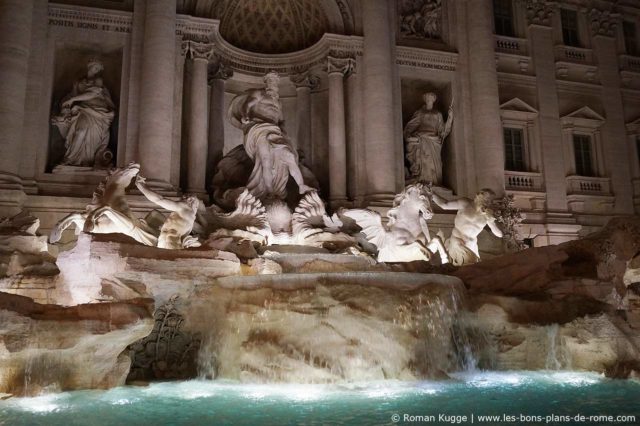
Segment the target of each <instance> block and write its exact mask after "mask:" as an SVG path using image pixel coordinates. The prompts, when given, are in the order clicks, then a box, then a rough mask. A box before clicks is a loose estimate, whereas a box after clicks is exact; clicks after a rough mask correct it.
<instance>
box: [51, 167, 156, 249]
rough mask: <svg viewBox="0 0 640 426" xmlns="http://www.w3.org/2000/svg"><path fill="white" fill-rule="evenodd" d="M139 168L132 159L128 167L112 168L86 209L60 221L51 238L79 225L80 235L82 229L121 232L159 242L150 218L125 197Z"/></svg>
mask: <svg viewBox="0 0 640 426" xmlns="http://www.w3.org/2000/svg"><path fill="white" fill-rule="evenodd" d="M139 171H140V165H139V164H136V163H131V164H129V165H128V166H127V167H124V168H118V169H114V170H112V171H111V172H109V174H108V175H107V176H106V177H105V178H104V180H103V181H102V182H101V183H100V185H99V186H98V188H97V189H96V190H95V192H94V193H93V199H92V200H91V204H89V205H88V206H87V208H86V211H85V212H84V213H72V214H70V215H68V216H66V217H65V218H64V219H62V220H61V221H60V222H58V223H57V224H56V225H55V227H54V228H53V230H52V231H51V235H50V236H49V241H50V242H52V243H56V242H58V241H60V238H61V236H62V232H63V231H64V230H65V229H67V228H68V227H69V226H71V225H75V227H76V235H77V234H79V233H80V231H84V232H91V233H95V234H112V233H120V234H125V235H128V236H130V237H131V238H133V239H135V240H136V241H138V242H140V243H142V244H145V245H148V246H155V245H156V244H157V242H158V237H157V233H156V232H155V231H154V230H153V229H152V228H151V227H150V226H149V225H147V224H146V222H144V221H141V220H140V219H138V218H136V217H135V216H134V214H133V212H132V211H131V209H130V208H129V205H128V203H127V200H126V197H125V189H126V188H127V187H128V186H129V185H130V184H131V181H132V180H133V178H134V177H135V176H136V175H137V174H138V173H139Z"/></svg>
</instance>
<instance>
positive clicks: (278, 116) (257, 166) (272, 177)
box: [229, 89, 298, 199]
mask: <svg viewBox="0 0 640 426" xmlns="http://www.w3.org/2000/svg"><path fill="white" fill-rule="evenodd" d="M229 120H230V121H231V123H232V124H233V125H234V126H236V127H238V128H240V129H242V131H243V132H244V148H245V151H246V152H247V155H248V156H249V157H250V158H251V160H253V162H254V166H253V171H252V172H251V176H250V177H249V182H248V183H247V189H248V190H249V191H250V192H251V193H252V194H253V195H254V196H256V197H257V198H259V199H264V198H274V199H284V198H285V197H286V195H287V190H286V186H287V181H288V180H289V166H288V165H287V164H286V163H285V162H284V161H282V158H283V155H284V154H286V155H292V156H293V158H294V159H295V160H294V161H295V162H296V163H297V161H298V153H297V152H296V150H295V149H294V148H293V147H292V145H291V142H290V141H289V138H288V137H287V135H286V134H285V132H284V131H283V130H282V128H281V127H280V125H281V123H282V122H283V120H282V110H281V107H280V101H279V99H278V98H277V97H272V96H271V95H270V94H269V92H268V91H265V90H264V89H255V90H249V91H247V93H246V94H245V95H241V96H238V97H236V98H235V99H234V100H233V101H232V102H231V105H230V107H229ZM259 150H263V151H262V152H265V151H266V152H268V156H269V158H270V159H271V164H270V165H266V164H263V161H262V160H261V156H260V155H258V151H259ZM284 151H286V153H285V152H284Z"/></svg>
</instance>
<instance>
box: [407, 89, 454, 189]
mask: <svg viewBox="0 0 640 426" xmlns="http://www.w3.org/2000/svg"><path fill="white" fill-rule="evenodd" d="M422 98H423V100H424V105H423V106H422V108H420V109H419V110H417V111H416V112H415V113H414V114H413V117H412V118H411V120H409V122H408V123H407V125H406V126H405V128H404V138H405V141H406V157H407V161H408V162H409V180H410V181H417V182H423V183H431V184H433V185H441V184H442V155H441V150H442V144H443V143H444V140H445V139H446V137H447V136H448V135H449V133H450V132H451V125H452V124H453V102H452V103H451V105H450V106H449V114H448V116H447V121H444V119H443V118H442V114H441V113H440V111H438V110H436V109H435V108H434V107H433V106H434V104H435V102H436V100H437V96H436V95H435V93H432V92H428V93H425V94H424V95H423V97H422Z"/></svg>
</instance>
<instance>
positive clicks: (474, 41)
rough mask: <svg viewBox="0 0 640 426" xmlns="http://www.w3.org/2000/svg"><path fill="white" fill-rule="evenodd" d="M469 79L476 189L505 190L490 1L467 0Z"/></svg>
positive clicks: (502, 144) (502, 143) (500, 191)
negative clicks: (469, 47) (469, 46)
mask: <svg viewBox="0 0 640 426" xmlns="http://www.w3.org/2000/svg"><path fill="white" fill-rule="evenodd" d="M467 16H468V21H467V31H468V33H467V37H468V38H469V44H470V45H471V46H472V48H471V49H470V50H469V72H470V74H469V80H470V89H471V90H470V91H471V108H472V111H473V115H472V121H471V122H472V128H473V136H472V141H469V142H470V143H473V144H474V155H475V167H476V180H477V185H478V189H481V188H490V189H492V190H494V191H495V192H496V194H501V193H503V192H504V141H503V135H502V122H501V121H500V98H499V94H498V73H497V70H496V61H495V55H496V54H495V47H494V36H493V9H492V2H490V1H469V2H467Z"/></svg>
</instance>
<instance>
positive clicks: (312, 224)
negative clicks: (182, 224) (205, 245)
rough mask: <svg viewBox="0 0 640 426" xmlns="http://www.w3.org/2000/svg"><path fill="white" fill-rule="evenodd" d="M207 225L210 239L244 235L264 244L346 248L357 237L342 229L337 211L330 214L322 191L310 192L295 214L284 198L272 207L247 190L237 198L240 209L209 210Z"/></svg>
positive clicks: (243, 236) (247, 238)
mask: <svg viewBox="0 0 640 426" xmlns="http://www.w3.org/2000/svg"><path fill="white" fill-rule="evenodd" d="M204 222H205V223H206V225H205V226H204V227H203V228H204V229H207V230H208V232H209V233H210V234H209V240H210V241H211V240H216V239H222V238H228V237H232V238H241V239H245V240H250V241H254V242H256V243H258V244H260V245H274V244H286V245H301V246H313V247H324V246H325V245H327V244H328V245H330V246H332V247H338V248H345V247H350V246H353V245H355V240H354V239H353V238H352V237H350V236H349V235H346V234H344V233H342V232H340V228H341V227H342V225H343V224H342V222H341V221H340V219H339V218H338V216H337V215H336V214H334V215H333V216H331V217H330V216H328V215H327V213H326V207H325V204H324V202H323V201H322V200H321V199H320V196H319V195H318V192H317V191H315V190H313V191H309V192H307V193H306V194H305V195H304V197H303V198H302V199H301V200H300V202H299V203H298V206H297V207H296V208H295V209H294V211H293V213H292V212H291V210H290V209H289V207H288V206H287V205H286V204H285V203H284V201H282V200H273V201H272V202H271V203H270V204H269V206H268V207H265V206H264V205H263V204H262V202H261V201H260V200H259V199H257V198H256V197H255V196H253V194H251V193H250V192H249V190H248V189H245V190H244V192H242V193H241V194H240V195H239V196H238V198H237V200H236V209H235V210H234V211H232V212H231V213H222V212H219V211H217V209H215V208H213V207H209V208H208V209H207V214H206V216H205V220H204Z"/></svg>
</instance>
